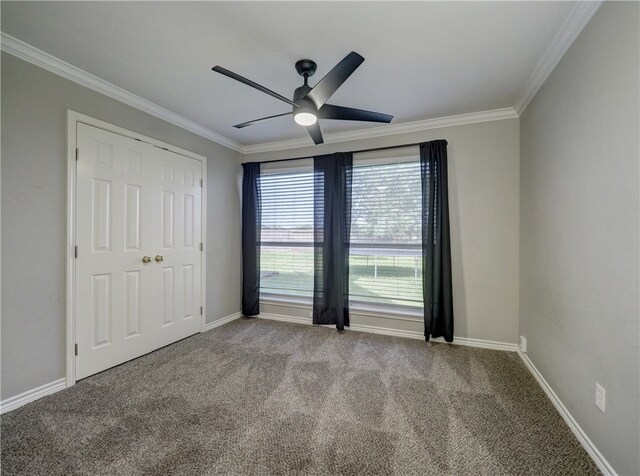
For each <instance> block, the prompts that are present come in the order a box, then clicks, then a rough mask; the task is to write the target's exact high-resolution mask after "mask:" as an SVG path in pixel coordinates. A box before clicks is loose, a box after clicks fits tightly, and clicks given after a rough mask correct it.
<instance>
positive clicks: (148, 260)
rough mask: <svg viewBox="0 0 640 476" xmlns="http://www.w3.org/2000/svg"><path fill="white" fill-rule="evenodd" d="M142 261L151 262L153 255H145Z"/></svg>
mask: <svg viewBox="0 0 640 476" xmlns="http://www.w3.org/2000/svg"><path fill="white" fill-rule="evenodd" d="M142 262H143V263H151V256H143V257H142Z"/></svg>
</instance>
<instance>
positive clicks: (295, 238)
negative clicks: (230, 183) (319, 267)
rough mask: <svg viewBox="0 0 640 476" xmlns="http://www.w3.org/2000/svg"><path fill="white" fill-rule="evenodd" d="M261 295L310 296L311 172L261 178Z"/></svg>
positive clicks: (311, 268) (311, 267)
mask: <svg viewBox="0 0 640 476" xmlns="http://www.w3.org/2000/svg"><path fill="white" fill-rule="evenodd" d="M260 187H261V194H262V227H261V234H262V236H261V249H260V251H261V253H260V292H261V294H266V295H284V296H300V297H312V296H313V171H312V169H311V167H308V168H305V170H303V171H297V172H279V171H269V172H267V173H264V174H262V175H261V176H260Z"/></svg>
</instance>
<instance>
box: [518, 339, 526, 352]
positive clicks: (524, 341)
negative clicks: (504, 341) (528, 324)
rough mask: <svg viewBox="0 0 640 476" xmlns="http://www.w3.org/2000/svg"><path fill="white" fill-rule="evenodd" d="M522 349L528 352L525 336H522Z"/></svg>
mask: <svg viewBox="0 0 640 476" xmlns="http://www.w3.org/2000/svg"><path fill="white" fill-rule="evenodd" d="M520 350H521V351H522V352H524V353H525V354H526V353H527V338H526V337H525V336H520Z"/></svg>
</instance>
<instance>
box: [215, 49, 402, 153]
mask: <svg viewBox="0 0 640 476" xmlns="http://www.w3.org/2000/svg"><path fill="white" fill-rule="evenodd" d="M363 61H364V58H363V57H362V56H360V55H359V54H358V53H356V52H355V51H352V52H351V53H349V54H348V55H347V56H345V57H344V58H343V59H342V61H340V62H339V63H338V64H337V65H336V66H335V67H334V68H333V69H332V70H331V71H329V73H328V74H327V75H326V76H325V77H324V78H322V79H321V80H320V81H319V82H318V83H317V84H316V85H315V86H313V87H311V86H309V84H308V80H309V78H310V77H311V76H313V75H314V73H315V72H316V68H317V65H316V63H315V62H314V61H311V60H309V59H303V60H300V61H298V62H297V63H296V71H297V72H298V74H299V75H300V76H302V77H303V78H304V84H303V85H302V86H300V87H298V88H296V90H295V91H294V92H293V100H289V99H287V98H286V97H284V96H282V95H280V94H278V93H276V92H274V91H271V90H270V89H267V88H265V87H264V86H261V85H260V84H258V83H255V82H253V81H251V80H250V79H247V78H244V77H242V76H240V75H239V74H236V73H234V72H233V71H229V70H228V69H225V68H223V67H222V66H214V67H213V68H211V69H212V70H213V71H215V72H216V73H220V74H223V75H225V76H228V77H229V78H231V79H235V80H236V81H240V82H241V83H243V84H246V85H247V86H251V87H252V88H255V89H257V90H258V91H262V92H263V93H266V94H268V95H269V96H273V97H274V98H276V99H279V100H280V101H283V102H286V103H287V104H289V105H291V106H292V110H291V112H285V113H284V114H276V115H274V116H268V117H262V118H260V119H254V120H253V121H248V122H243V123H242V124H236V125H235V126H233V127H236V128H238V129H242V128H243V127H247V126H250V125H252V124H256V123H258V122H262V121H266V120H269V119H274V118H276V117H282V116H288V115H290V114H293V119H294V120H295V121H296V123H298V124H300V125H301V126H305V127H306V128H307V131H308V132H309V135H310V136H311V138H312V139H313V142H314V143H315V144H316V145H317V144H322V143H323V142H324V140H323V139H322V131H321V130H320V124H318V119H340V120H343V121H367V122H384V123H387V124H388V123H389V122H391V120H392V119H393V116H391V115H389V114H382V113H381V112H372V111H365V110H363V109H354V108H351V107H343V106H334V105H332V104H327V100H328V99H329V98H330V97H331V96H332V95H333V93H335V92H336V91H337V89H338V88H339V87H340V86H342V83H344V82H345V81H346V80H347V78H348V77H349V76H351V74H353V72H354V71H355V70H356V69H357V68H358V66H360V65H361V64H362V62H363Z"/></svg>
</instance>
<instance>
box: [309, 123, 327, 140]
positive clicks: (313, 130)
mask: <svg viewBox="0 0 640 476" xmlns="http://www.w3.org/2000/svg"><path fill="white" fill-rule="evenodd" d="M307 130H308V131H309V135H310V136H311V138H312V139H313V142H314V144H315V145H318V144H322V143H324V139H323V138H322V131H321V130H320V124H319V123H318V122H316V123H315V124H313V125H312V126H307Z"/></svg>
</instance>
